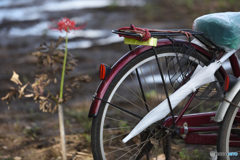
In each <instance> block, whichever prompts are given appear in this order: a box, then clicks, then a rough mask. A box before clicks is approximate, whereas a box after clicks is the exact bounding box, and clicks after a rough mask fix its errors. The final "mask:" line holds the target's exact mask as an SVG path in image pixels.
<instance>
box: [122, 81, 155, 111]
mask: <svg viewBox="0 0 240 160" xmlns="http://www.w3.org/2000/svg"><path fill="white" fill-rule="evenodd" d="M122 84H123V85H124V86H125V87H127V88H128V89H129V90H130V91H131V92H132V93H133V94H134V95H135V96H136V97H137V98H139V99H140V100H141V101H142V102H143V103H144V105H145V104H146V105H148V106H150V105H149V104H148V103H147V102H144V100H143V99H142V98H141V97H139V96H138V95H137V94H136V93H135V92H134V91H133V90H131V89H130V88H129V87H128V86H127V85H126V84H125V83H122ZM150 107H151V106H150Z"/></svg>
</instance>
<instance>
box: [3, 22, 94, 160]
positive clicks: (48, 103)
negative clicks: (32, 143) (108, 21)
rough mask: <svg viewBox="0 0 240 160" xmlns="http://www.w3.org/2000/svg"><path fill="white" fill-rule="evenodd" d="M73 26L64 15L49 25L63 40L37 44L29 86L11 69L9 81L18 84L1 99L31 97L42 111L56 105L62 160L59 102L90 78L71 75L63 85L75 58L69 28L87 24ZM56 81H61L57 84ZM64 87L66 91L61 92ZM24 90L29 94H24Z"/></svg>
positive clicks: (70, 29)
mask: <svg viewBox="0 0 240 160" xmlns="http://www.w3.org/2000/svg"><path fill="white" fill-rule="evenodd" d="M75 25H76V24H75V21H71V20H70V19H68V18H63V19H61V20H60V21H59V22H55V21H54V23H52V24H51V25H50V27H49V28H50V29H51V30H55V31H60V32H62V31H65V32H66V37H65V39H64V38H63V37H59V39H58V41H57V42H56V43H53V42H52V43H51V44H50V45H48V44H46V43H44V44H42V45H40V47H39V48H37V51H36V52H33V55H34V56H36V57H37V58H38V61H37V73H36V76H35V82H34V83H32V84H31V85H30V82H28V83H26V84H24V85H23V84H22V82H21V81H20V80H19V75H18V74H17V73H16V72H14V71H13V76H12V78H11V81H12V82H14V83H15V84H16V85H17V87H12V88H10V91H9V92H8V93H7V95H6V96H5V97H2V98H1V99H2V100H5V101H6V102H7V104H9V103H10V102H11V100H12V99H15V98H16V97H18V99H21V98H23V97H27V98H30V97H32V98H33V99H34V100H35V101H36V102H37V103H39V108H40V110H42V111H43V112H54V111H55V110H56V109H57V108H58V115H59V129H60V133H61V143H62V155H63V160H66V159H67V156H66V141H65V129H64V120H63V119H64V118H63V109H62V103H63V102H65V101H67V100H68V99H69V98H71V96H70V93H71V92H73V89H74V88H80V87H81V84H80V83H81V82H88V81H90V80H91V78H90V77H89V76H88V75H83V76H71V77H69V80H68V81H67V82H68V83H66V84H65V85H64V79H65V74H67V75H70V72H71V71H72V70H73V69H74V67H75V66H76V65H77V60H76V59H75V58H74V57H73V56H72V55H71V54H70V53H68V48H67V46H68V33H69V32H70V31H72V30H77V29H82V28H84V27H85V25H86V24H83V25H79V26H75ZM63 40H65V47H64V49H63V48H61V47H59V46H60V44H61V42H62V41H63ZM58 82H60V87H59V84H58ZM28 86H30V88H27V87H28ZM56 88H60V90H59V91H58V89H56ZM64 89H65V91H66V92H65V93H64V94H63V90H64ZM25 91H28V92H29V93H28V94H26V93H25ZM35 131H36V130H34V131H32V130H28V129H27V130H25V134H26V135H30V136H31V137H33V138H35V136H36V135H35Z"/></svg>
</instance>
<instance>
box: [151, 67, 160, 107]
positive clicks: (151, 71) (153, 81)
mask: <svg viewBox="0 0 240 160" xmlns="http://www.w3.org/2000/svg"><path fill="white" fill-rule="evenodd" d="M149 66H150V69H151V74H152V78H153V83H154V87H155V90H156V94H157V99H158V102H160V99H159V96H158V90H157V85H156V82H155V79H154V75H153V70H152V65H151V63H149Z"/></svg>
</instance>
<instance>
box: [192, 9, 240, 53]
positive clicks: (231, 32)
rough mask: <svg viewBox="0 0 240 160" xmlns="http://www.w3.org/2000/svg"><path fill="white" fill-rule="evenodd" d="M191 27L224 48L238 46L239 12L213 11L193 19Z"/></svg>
mask: <svg viewBox="0 0 240 160" xmlns="http://www.w3.org/2000/svg"><path fill="white" fill-rule="evenodd" d="M193 29H194V30H197V31H202V32H204V36H205V37H206V38H208V39H210V40H211V41H212V42H213V43H215V44H216V45H217V46H220V47H223V48H224V49H226V50H231V49H239V48H240V12H225V13H213V14H208V15H204V16H201V17H198V18H197V19H195V20H194V23H193Z"/></svg>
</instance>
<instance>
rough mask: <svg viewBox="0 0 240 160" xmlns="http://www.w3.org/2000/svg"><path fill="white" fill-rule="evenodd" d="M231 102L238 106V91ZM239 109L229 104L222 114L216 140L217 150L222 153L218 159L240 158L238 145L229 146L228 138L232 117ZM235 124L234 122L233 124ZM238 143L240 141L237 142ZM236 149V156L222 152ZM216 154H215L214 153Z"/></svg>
mask: <svg viewBox="0 0 240 160" xmlns="http://www.w3.org/2000/svg"><path fill="white" fill-rule="evenodd" d="M232 103H233V104H237V105H238V106H239V104H240V91H239V92H238V93H237V94H236V96H235V97H234V99H233V101H232ZM238 110H239V108H238V107H236V106H234V105H232V104H231V105H230V106H229V108H228V110H227V112H226V115H225V116H224V119H223V121H222V122H221V125H220V127H219V131H220V132H219V136H218V140H217V152H218V153H220V154H222V155H219V156H218V159H219V160H227V159H233V160H234V159H239V158H240V152H239V151H240V147H230V146H229V138H230V135H231V134H234V133H232V131H231V130H232V126H233V123H234V119H235V117H236V115H237V111H238ZM235 125H236V124H235ZM237 136H238V137H240V134H237ZM237 143H238V144H240V141H238V142H237ZM235 151H238V156H224V155H223V154H224V153H229V152H235ZM216 156H217V155H216Z"/></svg>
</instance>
